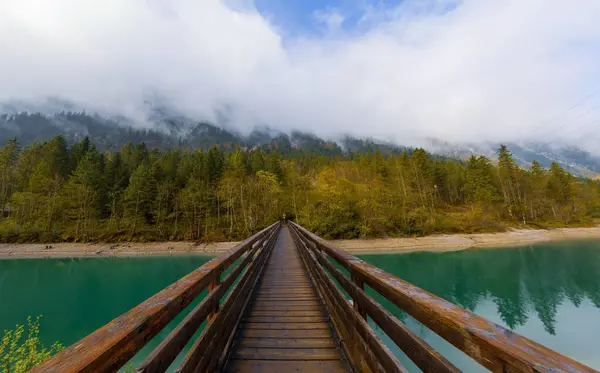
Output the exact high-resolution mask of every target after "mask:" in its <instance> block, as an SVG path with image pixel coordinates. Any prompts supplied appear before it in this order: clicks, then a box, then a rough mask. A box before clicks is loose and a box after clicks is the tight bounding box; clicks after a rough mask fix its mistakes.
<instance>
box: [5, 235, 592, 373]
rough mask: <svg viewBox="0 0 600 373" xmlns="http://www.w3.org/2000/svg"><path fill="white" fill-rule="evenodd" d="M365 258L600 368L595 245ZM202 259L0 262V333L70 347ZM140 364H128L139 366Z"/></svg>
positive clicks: (460, 362)
mask: <svg viewBox="0 0 600 373" xmlns="http://www.w3.org/2000/svg"><path fill="white" fill-rule="evenodd" d="M362 258H363V259H364V260H366V261H368V262H370V263H372V264H374V265H376V266H378V267H380V268H382V269H384V270H386V271H388V272H390V273H393V274H395V275H396V276H398V277H401V278H403V279H405V280H407V281H409V282H412V283H414V284H415V285H418V286H420V287H422V288H424V289H426V290H428V291H430V292H432V293H434V294H436V295H438V296H440V297H442V298H444V299H447V300H449V301H451V302H453V303H456V304H458V305H460V306H462V307H464V308H467V309H469V310H471V311H473V312H475V313H477V314H479V315H481V316H483V317H486V318H488V319H490V320H492V321H494V322H496V323H498V324H501V325H503V326H505V327H508V328H511V329H512V330H514V331H516V332H517V333H520V334H522V335H524V336H526V337H528V338H531V339H533V340H535V341H537V342H539V343H542V344H544V345H546V346H548V347H549V348H552V349H554V350H556V351H559V352H561V353H563V354H565V355H568V356H570V357H572V358H574V359H576V360H579V361H581V362H583V363H585V364H587V365H590V366H592V367H594V368H596V369H600V347H598V343H597V336H598V335H600V242H592V241H577V242H556V243H550V244H540V245H535V246H532V247H523V248H506V249H481V250H465V251H457V252H444V253H430V252H418V253H410V254H386V255H364V256H362ZM209 259H210V257H202V256H172V257H146V258H139V257H135V258H91V259H90V258H86V259H19V260H0V330H4V329H12V328H14V326H15V324H17V323H25V322H26V318H27V316H36V315H43V318H42V321H41V338H42V340H43V341H44V343H46V344H51V343H52V342H54V341H56V340H59V341H61V342H62V343H63V344H64V345H69V344H71V343H73V342H75V341H77V340H78V339H80V338H81V337H83V336H85V335H87V334H89V333H90V332H92V331H94V330H95V329H97V328H98V327H100V326H102V325H104V324H105V323H107V322H108V321H110V320H112V319H113V318H114V317H116V316H118V315H120V314H122V313H123V312H125V311H127V310H128V309H130V308H132V307H133V306H135V305H137V304H138V303H140V302H142V301H143V300H145V299H146V298H148V297H149V296H151V295H153V294H154V293H156V292H157V291H159V290H161V289H162V288H164V287H165V286H167V285H169V284H171V283H173V282H174V281H176V280H177V279H179V278H180V277H182V276H184V275H185V274H187V273H189V272H190V271H192V270H193V269H195V268H196V267H198V266H200V265H202V264H203V263H205V262H206V261H208V260H209ZM376 297H377V296H376ZM377 299H378V300H379V301H380V302H382V304H384V305H385V306H386V307H387V308H388V309H389V310H390V311H391V312H393V313H394V314H395V315H396V316H397V317H399V318H401V319H402V320H403V321H404V322H405V323H407V324H408V325H409V326H410V327H411V328H412V329H413V330H415V331H416V332H417V333H418V334H419V335H421V336H422V337H423V338H425V339H426V340H427V341H428V342H430V343H431V344H432V345H433V346H434V347H436V348H437V349H439V350H440V351H442V352H443V353H444V354H445V355H446V356H447V357H448V358H449V359H450V360H451V361H452V362H453V363H455V364H456V365H457V366H458V367H459V368H461V369H464V370H465V371H476V370H480V368H479V366H478V365H477V364H476V363H474V362H473V361H472V360H470V359H469V358H468V357H466V356H465V355H464V354H462V353H461V352H460V351H458V350H456V349H455V348H454V347H452V346H450V345H449V344H448V343H446V342H445V341H443V340H442V339H441V338H439V337H437V336H436V335H435V334H433V333H431V332H430V331H429V330H427V329H426V328H425V327H423V326H422V325H420V324H419V323H417V322H416V321H414V320H412V319H411V318H410V317H409V316H407V315H406V314H404V313H403V312H401V311H400V310H398V309H397V308H396V307H395V306H393V305H391V304H390V303H389V302H387V301H385V299H382V298H381V297H377ZM192 306H193V305H192ZM192 306H190V307H192ZM182 317H183V315H180V317H178V320H180V319H181V318H182ZM171 328H172V325H170V326H169V327H167V329H166V330H164V331H163V332H161V333H160V334H159V336H158V337H157V338H156V339H155V341H153V342H154V343H152V344H151V346H149V347H147V348H145V349H144V350H143V351H142V353H141V354H140V355H143V354H144V353H147V352H148V351H149V350H150V349H151V348H152V347H153V346H155V345H156V344H157V343H158V339H160V338H161V337H164V336H165V335H166V334H167V333H168V331H170V330H171ZM396 352H397V353H398V355H399V356H400V358H401V360H402V361H403V363H405V364H406V365H407V367H409V368H413V369H416V368H414V366H413V365H412V363H410V361H408V360H407V359H406V358H405V357H404V356H402V354H401V352H399V351H396ZM141 358H142V357H141V356H138V357H136V359H135V360H136V361H137V362H139V361H140V359H141ZM413 369H411V370H413ZM481 370H482V371H483V369H481ZM415 371H416V370H415Z"/></svg>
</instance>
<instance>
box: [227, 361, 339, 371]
mask: <svg viewBox="0 0 600 373" xmlns="http://www.w3.org/2000/svg"><path fill="white" fill-rule="evenodd" d="M225 371H226V372H229V373H270V372H274V373H284V372H294V373H342V372H348V370H347V367H346V366H345V365H344V364H343V363H342V362H341V361H273V360H231V361H230V362H229V364H228V365H227V366H226V367H225Z"/></svg>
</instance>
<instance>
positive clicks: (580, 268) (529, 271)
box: [362, 241, 600, 335]
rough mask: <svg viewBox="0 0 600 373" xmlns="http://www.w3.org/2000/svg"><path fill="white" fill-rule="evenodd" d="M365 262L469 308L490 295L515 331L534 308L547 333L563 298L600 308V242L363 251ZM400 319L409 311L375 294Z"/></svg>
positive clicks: (471, 308) (504, 318) (506, 321)
mask: <svg viewBox="0 0 600 373" xmlns="http://www.w3.org/2000/svg"><path fill="white" fill-rule="evenodd" d="M362 259H364V260H365V261H367V262H369V263H371V264H373V265H375V266H377V267H380V268H382V269H384V270H385V271H387V272H390V273H392V274H394V275H396V276H398V277H400V278H402V279H404V280H406V281H408V282H411V283H413V284H415V285H417V286H420V287H421V288H423V289H425V290H427V291H430V292H432V293H434V294H436V295H438V296H440V297H442V298H444V299H446V300H448V301H450V302H453V303H455V304H458V305H460V306H461V307H464V308H466V309H469V310H471V311H475V310H476V306H477V305H478V304H479V303H481V302H482V301H483V300H487V299H491V300H492V301H493V302H494V303H495V305H496V307H497V312H498V314H499V316H500V318H501V319H502V320H503V321H504V322H505V323H506V325H508V327H510V328H511V329H515V328H517V327H518V326H521V325H524V324H525V323H526V322H527V321H528V319H529V317H531V316H532V315H533V314H532V312H535V314H536V315H537V317H538V318H539V319H540V321H541V322H542V323H543V325H544V329H545V330H546V332H548V333H549V334H552V335H554V334H555V333H556V315H557V310H558V307H559V306H560V305H561V304H562V303H563V302H571V303H572V304H573V305H575V306H576V307H579V306H580V305H581V303H582V301H583V300H584V299H586V298H587V299H589V300H590V301H591V303H592V304H593V305H594V306H595V307H598V308H600V243H597V242H585V241H583V242H572V243H570V244H565V243H553V244H545V245H539V246H533V247H527V248H507V249H498V250H495V249H480V250H467V251H457V252H445V253H429V252H419V253H410V254H400V255H365V256H362ZM373 295H374V296H375V297H376V299H377V300H378V301H380V302H381V303H383V304H384V305H385V306H386V307H387V308H388V309H389V310H390V311H392V312H393V313H395V314H396V316H397V317H399V318H400V319H403V320H404V319H405V318H406V315H405V314H404V313H403V312H402V311H400V310H398V309H397V308H396V307H395V306H393V305H391V304H390V303H389V302H387V301H386V300H385V299H383V298H382V297H381V296H378V295H377V294H373Z"/></svg>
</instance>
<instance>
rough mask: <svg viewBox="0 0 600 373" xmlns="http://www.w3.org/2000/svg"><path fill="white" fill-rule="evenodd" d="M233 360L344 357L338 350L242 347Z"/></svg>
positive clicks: (234, 354) (318, 359) (335, 358)
mask: <svg viewBox="0 0 600 373" xmlns="http://www.w3.org/2000/svg"><path fill="white" fill-rule="evenodd" d="M231 359H246V360H304V361H311V360H312V361H327V360H338V361H339V360H341V359H342V355H341V354H340V351H339V350H338V349H336V348H256V347H241V348H238V349H236V350H235V352H234V353H233V354H232V356H231Z"/></svg>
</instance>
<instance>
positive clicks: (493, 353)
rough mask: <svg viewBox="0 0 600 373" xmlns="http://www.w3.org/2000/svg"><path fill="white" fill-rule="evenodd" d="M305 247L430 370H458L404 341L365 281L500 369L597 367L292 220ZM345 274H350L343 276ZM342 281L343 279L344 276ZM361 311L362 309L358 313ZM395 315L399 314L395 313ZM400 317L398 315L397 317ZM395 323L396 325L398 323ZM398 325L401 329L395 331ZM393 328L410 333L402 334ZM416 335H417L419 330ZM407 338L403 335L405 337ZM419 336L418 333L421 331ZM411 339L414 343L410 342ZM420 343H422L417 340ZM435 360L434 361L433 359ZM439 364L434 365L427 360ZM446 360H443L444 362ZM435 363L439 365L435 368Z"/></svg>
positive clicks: (482, 361) (483, 362) (578, 369)
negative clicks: (394, 272) (417, 283)
mask: <svg viewBox="0 0 600 373" xmlns="http://www.w3.org/2000/svg"><path fill="white" fill-rule="evenodd" d="M290 225H291V227H293V231H294V232H296V234H297V237H298V238H299V240H300V241H303V243H304V247H306V248H309V249H311V251H313V253H314V255H315V259H317V260H318V261H319V263H320V264H321V265H322V266H324V267H325V268H326V269H327V270H328V271H329V272H330V273H331V274H332V276H333V277H335V278H336V280H338V282H340V285H341V286H342V287H344V289H345V290H346V291H347V292H348V294H349V295H350V296H351V297H352V299H353V301H354V302H355V304H358V308H359V309H361V310H362V312H364V313H365V314H367V315H368V316H370V317H371V318H373V320H374V321H375V322H376V323H377V324H378V325H379V326H380V327H382V329H383V330H384V332H386V333H387V334H388V336H390V338H391V339H392V340H394V342H395V343H397V344H398V347H400V348H401V349H403V350H404V351H405V353H407V355H408V356H409V357H410V358H411V359H412V360H413V361H414V362H415V364H417V366H419V367H420V368H421V369H423V370H425V371H440V370H437V369H441V368H440V367H443V369H445V370H442V371H453V369H456V368H454V367H453V366H452V365H451V364H450V365H449V363H447V362H445V361H444V360H445V359H440V358H439V357H437V358H436V359H433V357H431V358H427V357H426V354H425V352H426V351H427V349H428V348H429V347H428V345H426V344H424V341H419V340H418V339H414V340H413V341H410V342H405V343H404V344H403V343H402V341H401V339H403V338H405V337H408V338H411V336H410V335H407V333H406V330H404V331H403V330H401V329H399V328H398V327H399V325H398V323H399V321H397V320H391V319H390V316H391V315H390V314H389V313H387V314H386V313H385V312H382V311H384V310H382V309H381V307H378V304H377V303H376V302H375V301H374V300H373V299H372V298H370V297H368V296H367V295H366V293H365V292H364V290H362V289H361V288H362V286H361V284H362V283H365V284H367V285H368V286H369V287H371V288H372V289H373V290H375V291H376V292H378V293H379V294H381V295H382V296H384V297H385V298H386V299H388V300H389V301H391V302H392V303H394V304H395V305H396V306H398V307H399V308H400V309H402V310H404V311H405V312H407V313H408V314H409V315H411V316H412V317H414V318H415V319H416V320H418V321H419V322H421V323H422V324H423V325H425V326H427V327H428V328H429V329H431V330H432V331H434V332H435V333H437V334H438V335H440V336H441V337H443V338H444V339H446V340H447V341H448V342H450V343H452V344H453V345H454V346H455V347H457V348H458V349H460V350H462V351H463V352H464V353H466V354H467V355H469V356H470V357H471V358H473V359H474V360H475V361H477V362H479V363H480V364H481V365H483V366H484V367H486V368H488V369H489V370H491V371H494V372H596V370H594V369H592V368H590V367H587V366H585V365H584V364H581V363H579V362H577V361H575V360H573V359H571V358H568V357H566V356H564V355H561V354H559V353H557V352H555V351H552V350H550V349H549V348H547V347H544V346H542V345H540V344H538V343H536V342H533V341H532V340H529V339H527V338H525V337H522V336H520V335H519V334H517V333H514V332H512V331H510V330H508V329H506V328H503V327H502V326H500V325H497V324H495V323H493V322H491V321H489V320H486V319H484V318H482V317H480V316H477V315H476V314H474V313H472V312H470V311H468V310H465V309H463V308H461V307H459V306H457V305H454V304H452V303H450V302H448V301H446V300H444V299H442V298H439V297H437V296H435V295H433V294H431V293H429V292H427V291H425V290H423V289H421V288H419V287H417V286H414V285H412V284H410V283H408V282H406V281H403V280H401V279H399V278H398V277H396V276H393V275H391V274H389V273H387V272H385V271H383V270H381V269H379V268H377V267H375V266H372V265H370V264H368V263H366V262H364V261H363V260H361V259H359V258H357V257H355V256H353V255H350V254H349V253H347V252H345V251H343V250H340V249H338V248H336V247H335V246H333V245H332V244H330V243H328V242H327V241H325V240H323V239H321V238H320V237H318V236H317V235H315V234H313V233H311V232H309V231H308V230H306V229H305V228H303V227H301V226H300V225H298V224H295V223H293V222H292V223H291V224H290ZM327 257H329V258H332V259H333V260H335V261H336V262H337V263H338V264H340V265H341V266H342V267H344V268H345V269H346V270H348V272H349V273H350V276H351V278H352V279H354V281H355V283H354V284H353V285H350V283H351V282H352V281H351V280H348V279H347V277H345V276H344V275H343V274H342V273H341V272H340V271H339V270H337V269H336V268H335V267H334V266H333V265H331V263H330V262H329V259H327ZM340 276H343V277H345V279H342V278H341V277H340ZM340 280H341V281H340ZM357 313H358V312H357ZM391 317H393V316H391ZM394 319H395V318H394ZM394 324H395V325H394ZM394 330H395V332H394ZM393 333H400V334H402V333H404V334H405V335H403V336H401V335H400V334H399V335H396V336H395V337H394V335H393ZM413 336H414V335H413ZM400 337H402V338H400ZM415 337H416V336H415ZM407 343H408V346H407V345H406V344H407ZM415 343H417V345H416V344H415ZM427 362H429V363H427ZM433 363H434V364H437V365H435V366H434V365H429V367H428V366H427V364H433ZM440 364H442V365H440ZM434 367H435V369H434Z"/></svg>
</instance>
